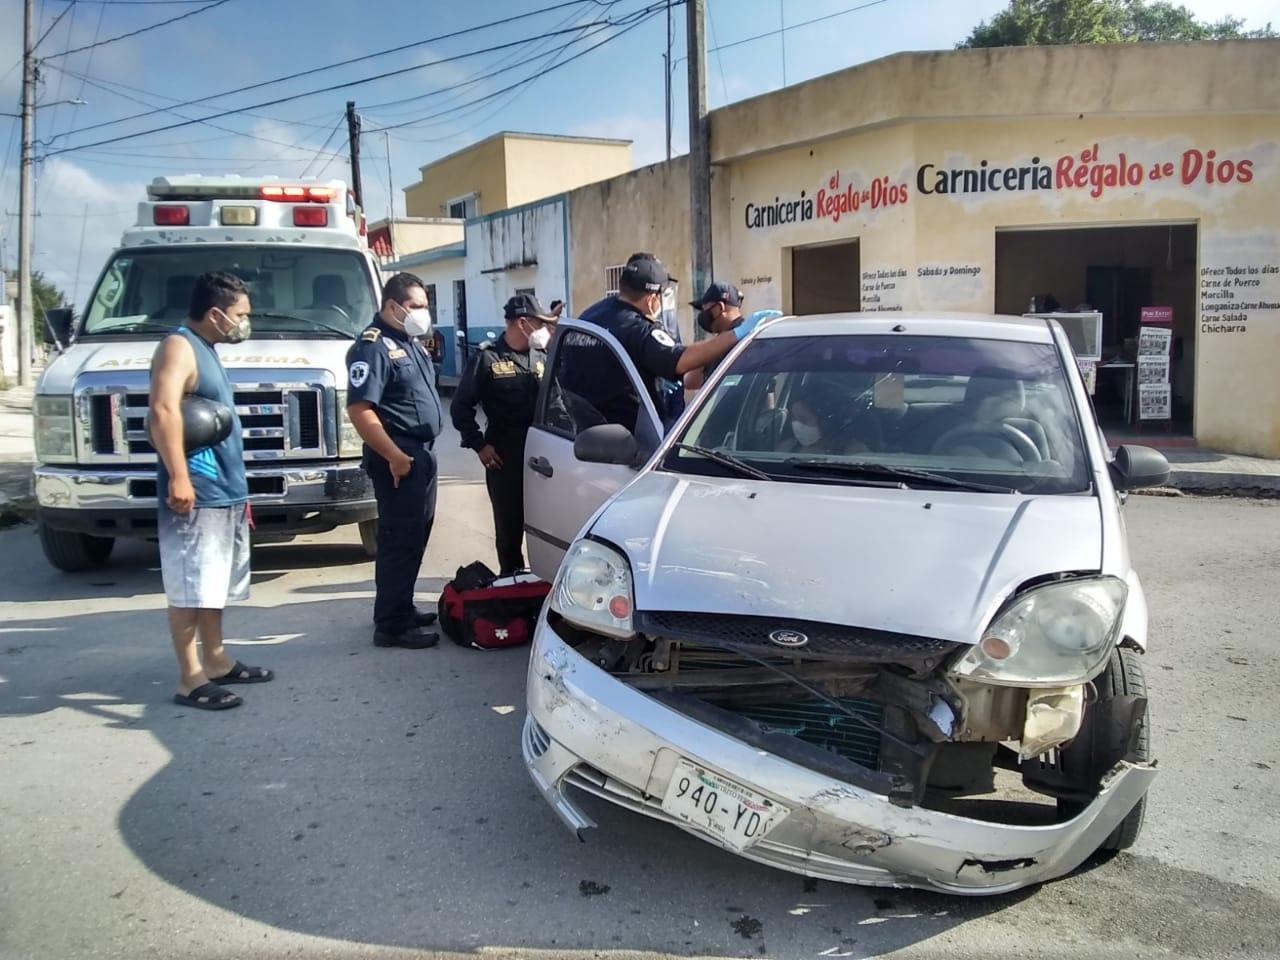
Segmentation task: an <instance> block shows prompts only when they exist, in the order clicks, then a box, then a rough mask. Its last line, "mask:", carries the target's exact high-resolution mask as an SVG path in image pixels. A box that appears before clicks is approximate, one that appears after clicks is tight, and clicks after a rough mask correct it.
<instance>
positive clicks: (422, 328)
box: [399, 303, 431, 337]
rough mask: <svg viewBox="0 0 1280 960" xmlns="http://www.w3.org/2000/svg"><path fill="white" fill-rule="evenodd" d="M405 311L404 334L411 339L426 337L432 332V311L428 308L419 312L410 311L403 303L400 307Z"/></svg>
mask: <svg viewBox="0 0 1280 960" xmlns="http://www.w3.org/2000/svg"><path fill="white" fill-rule="evenodd" d="M399 306H400V309H401V310H404V319H403V320H402V321H401V323H403V324H404V332H405V333H407V334H408V335H409V336H411V337H425V336H426V335H427V334H429V333H430V332H431V311H430V310H428V309H427V308H426V307H421V308H419V309H417V310H409V309H407V308H406V307H405V305H404V304H403V303H402V304H400V305H399Z"/></svg>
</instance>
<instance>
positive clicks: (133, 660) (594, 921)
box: [0, 581, 1280, 957]
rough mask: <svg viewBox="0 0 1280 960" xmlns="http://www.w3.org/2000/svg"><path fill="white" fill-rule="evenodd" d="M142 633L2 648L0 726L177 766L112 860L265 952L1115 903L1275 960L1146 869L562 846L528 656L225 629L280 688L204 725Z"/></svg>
mask: <svg viewBox="0 0 1280 960" xmlns="http://www.w3.org/2000/svg"><path fill="white" fill-rule="evenodd" d="M428 586H429V582H426V581H424V582H423V583H420V588H421V589H423V590H425V589H427V588H428ZM305 589H306V588H304V590H305ZM316 592H321V591H316ZM140 616H141V617H144V618H145V617H146V616H148V615H147V614H141V615H140V614H139V613H138V612H137V611H136V610H129V611H110V610H106V611H99V612H95V613H92V614H85V615H77V616H71V617H60V618H55V619H49V620H36V619H30V620H16V621H10V622H9V623H7V624H6V625H5V626H4V628H3V632H2V633H0V678H3V682H2V683H0V716H6V717H16V716H24V715H31V714H35V713H43V712H47V711H50V710H54V709H64V708H65V709H69V710H73V711H78V712H80V713H82V714H85V715H87V716H89V717H92V718H93V719H94V720H97V721H99V722H101V723H102V724H103V725H104V726H105V727H107V728H109V729H111V730H113V731H117V732H118V734H119V736H120V738H121V740H120V742H119V745H118V747H117V748H116V749H115V750H113V751H112V753H113V754H114V755H116V756H121V757H123V756H129V755H131V754H132V753H136V750H135V749H134V748H131V747H130V745H129V738H131V737H147V738H148V740H149V742H150V738H154V741H155V742H158V743H159V744H160V745H162V746H163V747H164V749H165V750H166V751H167V753H168V755H169V757H170V758H171V759H170V760H169V761H168V762H167V764H166V765H165V766H164V767H163V768H161V769H159V770H157V771H155V772H154V774H153V775H152V776H151V777H150V778H149V779H148V780H147V781H146V782H145V783H144V784H143V785H142V786H141V787H139V788H138V789H137V790H136V791H135V792H134V793H133V795H132V796H130V797H129V799H128V800H127V801H126V802H125V803H124V805H123V807H122V809H121V811H120V814H119V819H118V826H119V831H120V834H121V836H122V837H123V839H124V840H125V842H126V844H127V845H128V847H129V849H130V850H131V851H132V853H133V854H134V855H136V856H137V857H138V859H139V860H140V861H141V862H142V863H143V864H145V865H146V867H147V868H148V869H149V870H150V871H152V872H153V873H154V874H155V875H157V876H158V877H160V878H162V879H163V880H164V881H166V882H167V883H169V884H172V885H173V886H174V887H176V888H178V889H180V890H182V891H184V892H186V893H188V894H190V895H192V896H196V897H200V898H202V899H204V900H206V901H208V902H209V903H211V904H214V905H216V906H218V907H220V908H222V909H224V910H228V911H231V912H233V913H236V914H239V915H241V916H244V917H247V918H251V919H253V920H257V921H261V922H264V923H267V924H271V925H273V926H276V927H279V928H283V929H288V930H293V931H298V932H301V933H305V934H310V935H315V936H320V937H329V938H335V939H338V940H347V941H358V942H363V943H368V944H378V945H386V946H399V947H411V948H418V949H428V948H431V949H442V950H443V949H450V950H478V949H481V948H486V947H487V948H513V947H518V948H526V949H535V948H536V949H542V950H547V951H551V952H552V953H553V954H558V953H563V952H565V951H579V950H580V951H599V950H606V949H611V950H631V951H642V952H654V953H673V954H678V955H687V954H698V955H715V956H729V957H756V956H776V957H801V956H815V955H817V956H851V957H870V956H879V955H883V954H885V953H890V952H892V951H894V950H898V949H902V948H906V947H910V946H912V945H918V944H921V943H922V942H924V941H927V940H930V939H932V938H937V937H943V936H945V935H947V934H948V932H949V931H955V930H956V928H958V927H961V926H963V925H965V924H968V923H971V922H973V921H974V920H977V919H980V918H983V917H988V916H991V915H992V914H998V913H1005V914H1007V918H1006V920H1005V921H1002V922H1008V923H1019V924H1026V925H1028V926H1029V927H1031V928H1033V929H1034V928H1039V927H1040V925H1041V923H1042V915H1043V913H1044V912H1045V911H1047V910H1050V911H1052V913H1053V915H1054V918H1055V926H1059V925H1060V926H1062V928H1064V929H1071V930H1073V934H1074V935H1076V936H1081V935H1083V933H1082V932H1083V931H1095V932H1096V935H1097V937H1098V938H1099V940H1100V941H1106V940H1107V938H1108V937H1109V936H1110V935H1111V931H1108V930H1107V929H1106V926H1105V925H1106V924H1108V923H1113V922H1114V916H1115V904H1117V903H1129V904H1132V905H1133V906H1132V909H1133V910H1136V911H1139V912H1140V914H1141V915H1142V916H1144V921H1143V923H1142V924H1138V925H1134V926H1132V927H1130V928H1128V929H1127V930H1126V931H1125V935H1126V936H1127V937H1129V938H1135V937H1136V938H1137V939H1138V941H1140V942H1141V943H1143V944H1147V945H1152V946H1154V945H1156V944H1158V943H1160V942H1174V943H1179V944H1189V945H1190V946H1188V947H1187V949H1189V950H1190V949H1192V948H1193V947H1194V946H1195V945H1198V944H1206V945H1207V944H1209V943H1210V940H1211V939H1212V940H1213V941H1214V945H1216V944H1217V942H1218V940H1219V939H1220V937H1221V931H1223V930H1224V929H1231V931H1232V938H1233V942H1235V941H1237V940H1238V942H1239V943H1240V944H1241V945H1242V948H1243V947H1249V946H1257V947H1260V946H1261V945H1263V944H1267V945H1273V944H1274V936H1275V934H1274V931H1273V930H1272V922H1273V921H1274V918H1275V917H1276V916H1277V915H1280V903H1277V902H1275V901H1273V900H1271V899H1268V898H1266V897H1265V896H1264V895H1262V894H1259V893H1258V892H1257V891H1253V890H1251V889H1249V888H1245V887H1236V886H1229V885H1227V884H1223V883H1221V882H1219V881H1216V880H1213V879H1211V878H1209V877H1207V876H1205V875H1203V874H1198V873H1193V872H1189V871H1181V870H1175V869H1173V868H1169V867H1167V866H1164V865H1162V864H1160V863H1158V862H1157V861H1155V860H1149V859H1146V858H1142V857H1132V856H1127V855H1122V856H1120V857H1117V858H1116V859H1115V860H1113V861H1112V862H1111V863H1109V864H1107V867H1106V869H1095V870H1088V869H1086V870H1084V871H1080V872H1078V873H1077V874H1076V875H1073V876H1071V877H1068V878H1065V879H1063V880H1061V881H1058V882H1056V883H1053V884H1048V885H1046V886H1044V887H1042V888H1039V889H1037V890H1029V891H1022V892H1020V893H1018V894H1016V895H1009V896H1003V897H996V898H981V899H967V898H954V897H948V896H943V895H937V894H929V893H923V892H916V891H901V890H877V889H865V888H859V887H854V886H847V885H840V884H832V883H826V882H821V883H819V882H816V881H810V880H805V879H803V878H800V877H797V876H794V875H791V874H788V873H784V872H781V871H777V870H773V869H770V868H767V867H764V866H760V865H756V864H753V863H751V862H749V861H745V860H743V859H741V858H737V857H734V856H733V855H731V854H729V853H727V852H724V851H721V850H720V849H718V848H716V847H713V846H711V845H709V844H706V843H702V842H699V841H694V840H692V839H691V838H690V837H689V836H688V835H687V834H685V833H683V832H682V831H679V830H677V829H675V828H673V827H670V826H667V825H664V824H659V823H656V822H654V821H651V820H648V819H646V818H643V817H640V816H638V815H635V814H631V813H628V812H626V811H623V810H619V809H617V808H614V807H612V806H610V805H608V804H606V803H603V802H602V801H598V800H595V799H594V798H586V799H585V800H584V806H586V808H587V809H588V810H589V812H590V813H591V815H592V816H593V817H594V818H595V819H596V820H597V821H598V823H599V829H597V830H595V831H590V832H588V833H587V834H586V839H585V842H580V841H579V840H577V839H576V838H575V837H574V836H572V835H571V834H570V833H569V832H568V831H567V830H566V829H565V828H564V827H563V826H562V825H561V824H560V822H559V821H558V820H557V819H556V817H555V816H554V814H553V813H552V812H551V811H550V809H549V808H548V807H547V806H546V804H545V803H544V802H543V801H542V799H541V798H540V796H539V795H538V794H537V792H536V791H535V789H534V787H533V785H532V783H531V782H530V780H529V778H528V776H527V774H526V773H525V771H524V769H523V763H522V761H521V758H520V748H519V743H520V728H521V724H522V722H523V713H524V711H523V702H524V692H523V691H524V675H525V670H526V668H527V661H528V648H527V647H522V648H516V649H512V650H502V651H476V650H470V649H464V648H461V647H458V646H455V645H453V644H451V643H449V642H448V641H447V640H446V641H444V642H442V643H441V644H440V646H438V647H436V648H434V649H431V650H426V651H403V650H378V649H376V648H373V647H372V646H371V645H370V643H369V641H368V624H367V621H368V617H369V603H368V601H367V600H351V599H348V600H337V599H331V600H307V601H304V602H299V603H287V604H281V605H276V606H270V607H265V606H264V607H257V606H254V605H252V604H248V605H244V606H238V607H233V608H231V609H230V610H228V612H227V631H228V636H229V637H231V638H233V639H232V640H231V643H232V649H233V651H234V652H235V654H236V655H237V656H239V657H240V658H241V659H243V660H245V661H246V662H250V663H259V664H263V665H266V666H270V667H271V668H272V669H274V670H275V671H276V673H277V677H276V679H275V680H274V681H273V682H272V683H270V684H261V685H253V686H244V687H239V688H237V690H238V692H239V693H240V694H241V695H242V696H243V698H244V700H245V703H244V705H243V706H241V707H239V708H236V709H234V710H231V711H227V712H225V713H221V714H211V713H204V712H200V711H195V710H190V709H186V708H182V707H179V706H177V705H175V704H173V703H172V702H171V694H172V690H173V688H172V684H173V665H172V657H171V655H170V653H169V651H168V642H167V636H166V632H165V622H164V613H163V610H162V609H160V608H157V609H156V610H155V612H154V624H153V628H151V629H147V630H144V631H141V632H140V631H139V628H138V624H139V618H140ZM236 637H245V638H247V639H240V640H236V639H234V638H236ZM12 749H14V750H16V751H21V750H27V749H30V750H39V749H41V744H40V743H39V742H38V740H34V739H33V740H31V741H19V742H18V743H16V744H15V745H14V746H13V748H12ZM1241 898H1245V899H1244V900H1243V901H1242V899H1241ZM1163 938H1169V939H1167V940H1166V939H1163ZM1183 938H1185V939H1183ZM1246 953H1247V951H1246ZM1264 953H1265V951H1263V950H1261V949H1259V950H1257V951H1256V952H1255V953H1254V955H1264ZM952 955H953V956H955V955H956V954H952Z"/></svg>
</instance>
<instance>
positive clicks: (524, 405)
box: [449, 293, 555, 576]
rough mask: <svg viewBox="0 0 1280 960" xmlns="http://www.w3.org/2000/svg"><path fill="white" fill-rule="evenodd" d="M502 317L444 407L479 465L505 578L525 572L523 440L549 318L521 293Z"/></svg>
mask: <svg viewBox="0 0 1280 960" xmlns="http://www.w3.org/2000/svg"><path fill="white" fill-rule="evenodd" d="M503 316H504V318H505V319H506V321H507V329H506V332H505V333H503V334H502V336H500V337H498V339H497V340H496V341H491V342H485V343H484V344H482V345H481V346H480V350H479V351H478V352H477V354H476V356H475V358H474V359H473V360H472V362H471V363H470V364H468V365H467V369H466V371H465V372H464V373H463V375H462V382H461V383H459V384H458V390H457V392H456V393H455V394H454V395H453V402H452V403H451V404H450V407H449V412H450V415H451V416H452V418H453V425H454V427H456V428H457V430H458V433H459V434H460V435H461V437H462V446H464V447H466V448H468V449H470V450H474V451H475V452H476V455H477V456H478V457H479V458H480V462H481V463H482V464H483V465H484V468H485V485H486V486H487V487H488V488H489V502H490V504H491V505H492V506H493V533H494V540H495V542H496V545H497V549H498V565H499V568H500V569H499V573H500V575H502V576H507V575H509V574H512V573H515V572H516V571H518V570H522V569H524V551H523V541H524V441H525V437H526V435H527V434H528V432H529V425H530V424H532V423H533V415H534V407H535V406H536V404H537V400H538V388H539V386H541V384H542V374H543V370H544V368H545V366H546V360H547V354H546V350H547V345H548V344H549V343H550V342H551V330H550V328H549V324H554V323H555V318H554V317H553V316H552V315H551V314H550V313H549V312H548V311H546V310H544V309H543V308H542V304H541V303H539V302H538V300H537V298H536V297H534V296H531V295H529V294H523V293H522V294H517V295H516V296H514V297H512V298H511V299H510V300H508V301H507V302H506V305H505V306H504V307H503ZM477 405H478V406H480V407H481V408H482V409H483V410H484V416H485V429H484V430H483V431H481V429H480V426H479V424H478V423H477V422H476V407H477Z"/></svg>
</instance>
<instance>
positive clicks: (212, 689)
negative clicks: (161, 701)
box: [173, 683, 244, 710]
mask: <svg viewBox="0 0 1280 960" xmlns="http://www.w3.org/2000/svg"><path fill="white" fill-rule="evenodd" d="M173 702H174V703H176V704H179V705H181V706H184V707H195V708H196V709H197V710H230V709H231V708H232V707H238V706H240V704H242V703H244V701H243V700H241V699H240V698H239V697H238V696H236V695H235V694H234V693H232V692H231V691H230V690H224V689H223V688H222V687H220V686H218V685H217V684H216V683H202V684H200V686H198V687H196V688H195V689H194V690H192V691H191V692H190V693H175V694H174V695H173Z"/></svg>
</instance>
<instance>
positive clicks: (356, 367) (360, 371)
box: [347, 330, 377, 388]
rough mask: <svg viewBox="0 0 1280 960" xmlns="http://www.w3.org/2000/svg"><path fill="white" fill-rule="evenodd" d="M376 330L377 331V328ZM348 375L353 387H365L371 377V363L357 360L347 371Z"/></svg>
mask: <svg viewBox="0 0 1280 960" xmlns="http://www.w3.org/2000/svg"><path fill="white" fill-rule="evenodd" d="M374 332H375V333H377V331H376V330H375V331H374ZM347 377H348V379H349V380H350V381H351V385H352V386H353V387H357V388H358V387H363V386H364V382H365V381H366V380H368V379H369V364H367V363H365V362H364V361H363V360H357V361H356V362H355V363H353V364H352V365H351V369H350V370H349V371H348V372H347Z"/></svg>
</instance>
